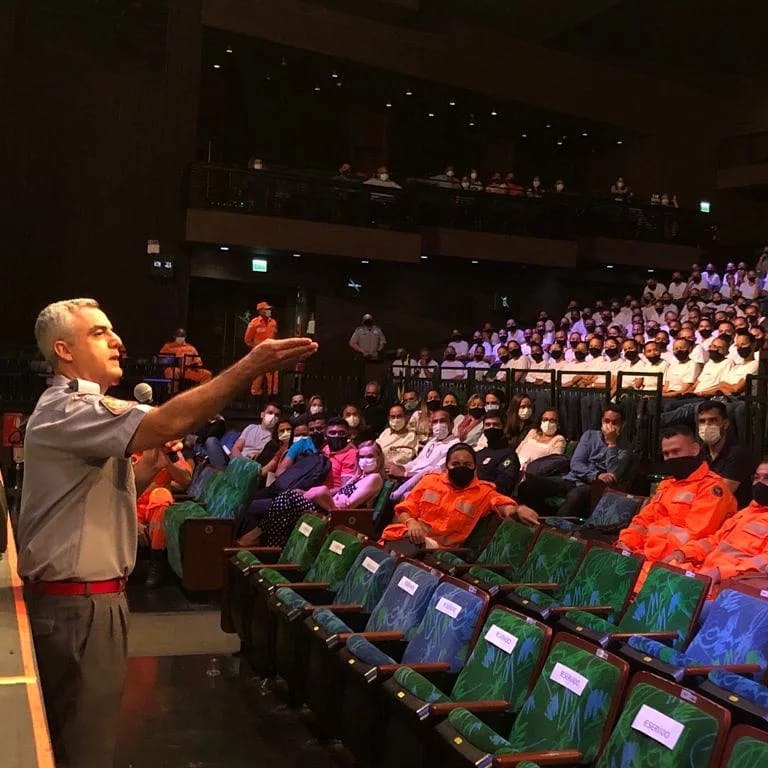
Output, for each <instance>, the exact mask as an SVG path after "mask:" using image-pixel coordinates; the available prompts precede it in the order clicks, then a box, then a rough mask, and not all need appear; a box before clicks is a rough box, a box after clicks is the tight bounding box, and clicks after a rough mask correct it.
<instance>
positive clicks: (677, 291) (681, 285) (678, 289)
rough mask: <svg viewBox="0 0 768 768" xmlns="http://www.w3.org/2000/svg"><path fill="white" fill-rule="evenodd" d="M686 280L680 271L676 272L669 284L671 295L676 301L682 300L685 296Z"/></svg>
mask: <svg viewBox="0 0 768 768" xmlns="http://www.w3.org/2000/svg"><path fill="white" fill-rule="evenodd" d="M685 288H686V285H685V281H684V280H683V276H682V275H681V274H680V273H679V272H675V273H674V274H673V275H672V282H671V283H670V284H669V288H668V289H667V290H668V291H669V295H670V296H671V297H672V299H673V300H674V301H681V300H682V299H683V297H684V296H685Z"/></svg>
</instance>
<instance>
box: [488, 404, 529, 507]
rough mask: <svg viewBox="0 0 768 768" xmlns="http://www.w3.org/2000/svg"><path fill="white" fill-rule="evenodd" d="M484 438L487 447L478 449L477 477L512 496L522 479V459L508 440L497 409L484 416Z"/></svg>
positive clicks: (500, 491)
mask: <svg viewBox="0 0 768 768" xmlns="http://www.w3.org/2000/svg"><path fill="white" fill-rule="evenodd" d="M483 439H484V442H485V446H486V447H485V448H481V449H479V450H478V451H477V477H478V479H479V480H486V481H488V482H489V483H493V484H494V485H495V486H496V490H497V491H499V493H503V494H504V495H506V496H511V495H512V494H513V493H514V491H515V489H516V488H517V484H518V482H519V480H520V461H519V460H518V458H517V454H516V453H515V451H514V450H513V449H512V448H510V446H509V443H508V442H507V438H506V437H505V435H504V428H503V422H502V419H501V416H500V414H499V413H498V412H497V411H487V412H486V414H485V416H484V417H483Z"/></svg>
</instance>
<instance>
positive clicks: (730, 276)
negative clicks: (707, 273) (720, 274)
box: [720, 272, 739, 299]
mask: <svg viewBox="0 0 768 768" xmlns="http://www.w3.org/2000/svg"><path fill="white" fill-rule="evenodd" d="M738 289H739V286H738V285H737V284H736V275H735V274H734V273H733V272H726V273H725V277H724V278H723V283H722V285H721V286H720V295H721V296H722V297H723V298H724V299H730V298H733V294H734V292H735V291H737V290H738Z"/></svg>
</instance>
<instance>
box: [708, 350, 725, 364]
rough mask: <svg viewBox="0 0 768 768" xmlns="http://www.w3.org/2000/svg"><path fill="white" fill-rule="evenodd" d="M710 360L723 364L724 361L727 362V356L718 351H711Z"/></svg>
mask: <svg viewBox="0 0 768 768" xmlns="http://www.w3.org/2000/svg"><path fill="white" fill-rule="evenodd" d="M709 359H710V360H711V361H712V362H713V363H722V362H723V360H725V355H724V354H723V353H722V352H718V351H717V350H714V349H710V350H709Z"/></svg>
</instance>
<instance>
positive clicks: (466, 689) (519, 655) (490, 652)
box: [395, 608, 547, 711]
mask: <svg viewBox="0 0 768 768" xmlns="http://www.w3.org/2000/svg"><path fill="white" fill-rule="evenodd" d="M546 639H547V631H546V629H545V628H544V627H542V626H541V625H540V624H538V623H537V622H533V621H529V620H526V619H525V618H523V617H522V616H519V615H517V614H514V613H510V612H509V611H508V610H503V609H501V608H494V609H493V610H491V612H490V613H489V614H488V618H487V619H486V621H485V624H484V625H483V628H482V629H481V630H480V635H479V636H478V639H477V642H476V643H475V646H474V648H473V649H472V653H471V654H470V656H469V659H468V660H467V663H466V664H465V665H464V667H463V668H462V670H461V672H459V676H458V677H457V678H456V682H455V683H454V686H453V690H452V691H451V695H450V697H449V696H446V695H445V694H444V693H443V692H442V691H441V690H440V689H439V688H438V687H437V686H436V685H434V684H433V683H432V682H431V681H430V680H428V679H427V678H426V677H424V676H423V675H421V674H419V673H418V672H415V671H414V670H412V669H410V668H409V667H403V668H401V669H399V670H398V671H397V672H396V673H395V679H396V680H397V682H398V683H399V685H400V686H402V688H403V689H404V690H406V691H408V692H409V693H411V694H412V695H413V696H416V697H417V698H419V699H421V700H422V701H425V702H427V703H430V704H432V703H435V702H438V701H478V700H480V699H495V700H504V701H507V702H509V709H510V711H517V710H518V709H519V708H520V706H521V705H522V703H523V700H524V699H525V696H526V694H527V693H528V690H529V689H530V685H531V679H532V677H533V674H534V672H535V671H536V669H537V668H538V665H539V662H540V660H541V656H542V654H543V653H544V652H546Z"/></svg>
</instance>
